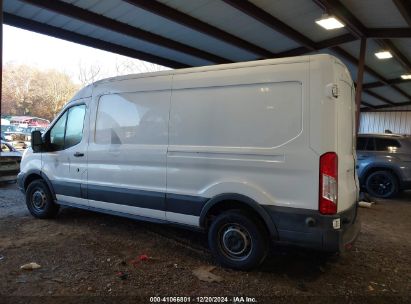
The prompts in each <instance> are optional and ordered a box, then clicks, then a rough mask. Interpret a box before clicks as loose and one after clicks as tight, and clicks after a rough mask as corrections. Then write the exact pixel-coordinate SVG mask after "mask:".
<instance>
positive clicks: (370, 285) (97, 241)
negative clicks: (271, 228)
mask: <svg viewBox="0 0 411 304" xmlns="http://www.w3.org/2000/svg"><path fill="white" fill-rule="evenodd" d="M359 216H360V217H361V219H362V223H363V225H362V232H361V234H360V236H359V238H358V240H357V242H356V243H355V246H354V247H353V248H352V250H350V251H349V252H346V253H345V254H343V255H341V256H332V257H329V256H328V257H327V256H325V255H323V254H319V253H316V252H312V251H307V250H302V249H295V248H281V247H274V246H273V248H272V252H271V253H270V256H269V258H268V259H267V261H266V262H265V263H264V264H263V265H262V266H261V267H260V268H259V269H256V270H254V271H251V272H239V271H234V270H230V269H223V268H220V267H218V266H217V267H216V268H215V269H214V270H213V271H212V272H213V273H214V274H216V275H218V276H220V277H221V278H222V279H223V280H222V281H221V282H203V281H200V280H199V279H197V277H195V276H194V275H193V272H192V271H193V270H194V269H196V268H198V267H200V266H210V265H214V262H213V259H212V257H211V254H210V252H209V250H208V248H207V240H206V236H205V235H203V234H201V233H194V232H191V231H185V230H182V229H179V228H174V227H170V226H165V225H155V224H148V223H143V222H138V221H133V220H129V219H125V218H119V217H115V216H109V215H103V214H97V213H93V212H88V211H84V210H77V209H73V208H62V209H61V211H60V214H59V216H58V217H57V218H56V219H53V220H38V219H34V218H33V217H31V216H30V214H29V212H28V211H27V209H26V206H25V202H24V197H23V195H22V194H21V193H20V192H19V191H18V190H17V187H16V185H6V186H5V185H3V186H0V302H15V303H27V302H28V301H29V300H33V299H39V298H37V297H36V296H47V297H42V298H41V301H40V302H41V303H45V302H47V300H48V301H49V302H50V301H51V302H52V303H57V302H62V301H63V299H71V300H73V299H77V300H76V301H75V302H76V303H79V300H80V299H83V300H84V301H85V302H92V301H96V303H103V302H105V301H103V299H105V300H107V299H110V300H111V301H112V302H121V301H127V300H130V299H133V301H132V302H134V303H137V302H139V301H143V302H146V303H149V302H153V299H151V298H150V297H155V296H158V297H160V299H159V298H157V301H163V300H165V301H166V302H174V301H178V299H176V298H168V299H167V298H162V297H170V296H171V297H172V296H189V297H191V298H190V302H192V303H194V302H202V300H203V302H205V303H207V302H215V301H216V300H218V299H216V298H214V299H211V298H197V297H198V296H199V297H208V296H227V297H228V301H229V302H230V301H233V300H235V298H233V296H236V297H237V296H238V297H240V296H244V297H245V296H247V297H249V298H252V299H251V300H255V301H258V302H270V301H271V300H273V299H286V300H285V302H289V303H295V302H304V301H310V302H313V301H314V300H317V301H320V302H328V300H330V299H332V301H333V302H334V303H336V302H338V300H340V302H345V301H348V300H349V301H351V302H352V301H354V302H355V300H357V302H361V303H363V302H369V301H371V302H376V303H382V302H390V303H397V302H402V303H407V302H408V303H410V295H411V238H410V236H411V235H410V231H411V192H407V193H403V194H402V195H401V197H399V198H398V199H396V200H379V201H378V202H377V204H376V205H374V206H373V207H372V208H371V209H365V208H360V211H359ZM141 255H147V256H148V257H149V259H148V260H146V261H140V259H139V257H140V256H141ZM30 262H36V263H38V264H39V265H41V268H39V269H36V270H32V271H28V270H21V269H20V266H21V265H23V264H26V263H30ZM25 296H31V297H25ZM33 296H34V297H33ZM61 296H64V297H61ZM72 296H76V297H72ZM133 296H135V297H136V298H133ZM330 296H332V298H330ZM57 299H59V300H60V301H57ZM135 299H138V300H139V301H136V300H135ZM236 299H237V300H240V301H241V298H236ZM290 299H292V300H291V301H290ZM326 299H327V301H325V300H326ZM120 300H121V301H120ZM167 300H168V301H167ZM180 300H182V299H180ZM220 300H221V299H220ZM243 300H244V301H245V298H243ZM223 301H224V299H223ZM40 302H39V303H40Z"/></svg>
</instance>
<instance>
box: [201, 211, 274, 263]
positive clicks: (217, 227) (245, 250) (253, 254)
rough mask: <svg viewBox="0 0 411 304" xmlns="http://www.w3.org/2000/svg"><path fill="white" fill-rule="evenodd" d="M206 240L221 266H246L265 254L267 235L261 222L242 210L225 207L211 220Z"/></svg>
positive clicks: (266, 250)
mask: <svg viewBox="0 0 411 304" xmlns="http://www.w3.org/2000/svg"><path fill="white" fill-rule="evenodd" d="M208 244H209V246H210V249H211V252H212V253H213V255H214V257H215V258H216V260H217V262H218V263H219V264H221V265H222V266H224V267H229V268H234V269H238V270H250V269H252V268H254V267H256V266H258V265H260V264H261V263H262V262H263V261H264V259H265V257H266V256H267V252H268V235H267V233H266V231H265V229H264V228H263V226H262V224H261V223H259V222H258V221H257V220H255V219H253V218H250V216H249V215H247V214H246V213H245V212H243V211H241V210H229V211H225V212H223V213H221V214H220V215H218V216H217V217H216V218H215V219H214V220H213V221H212V222H211V226H210V229H209V231H208Z"/></svg>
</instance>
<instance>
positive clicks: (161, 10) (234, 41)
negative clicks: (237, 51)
mask: <svg viewBox="0 0 411 304" xmlns="http://www.w3.org/2000/svg"><path fill="white" fill-rule="evenodd" d="M125 1H126V2H128V3H130V4H132V5H134V6H136V7H138V8H140V9H143V10H145V11H149V12H151V13H153V14H156V15H158V16H160V17H163V18H166V19H168V20H170V21H172V22H175V23H178V24H181V25H183V26H185V27H188V28H190V29H193V30H195V31H198V32H201V33H203V34H206V35H207V36H210V37H212V38H215V39H218V40H220V41H223V42H225V43H228V44H231V45H234V46H236V47H238V48H241V49H243V50H246V51H248V52H251V53H253V54H256V55H258V56H260V57H262V58H273V57H277V55H276V54H275V53H273V52H271V51H269V50H266V49H264V48H262V47H259V46H257V45H255V44H252V43H250V42H248V41H246V40H243V39H241V38H239V37H237V36H235V35H232V34H230V33H227V32H225V31H223V30H221V29H219V28H217V27H215V26H213V25H210V24H208V23H205V22H203V21H201V20H198V19H196V18H194V17H191V16H190V15H187V14H185V13H182V12H180V11H178V10H176V9H174V8H172V7H170V6H167V5H165V4H163V3H160V2H158V1H155V0H125Z"/></svg>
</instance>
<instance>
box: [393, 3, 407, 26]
mask: <svg viewBox="0 0 411 304" xmlns="http://www.w3.org/2000/svg"><path fill="white" fill-rule="evenodd" d="M393 2H394V4H395V5H396V6H397V8H398V10H399V11H400V13H401V15H402V16H403V18H404V19H405V21H406V22H407V23H408V25H409V26H410V27H411V2H410V1H409V0H393Z"/></svg>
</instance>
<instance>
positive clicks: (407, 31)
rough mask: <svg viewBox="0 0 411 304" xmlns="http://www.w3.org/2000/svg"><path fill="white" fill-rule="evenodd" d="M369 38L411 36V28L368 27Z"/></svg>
mask: <svg viewBox="0 0 411 304" xmlns="http://www.w3.org/2000/svg"><path fill="white" fill-rule="evenodd" d="M367 37H368V38H386V39H387V38H411V28H408V27H400V28H368V29H367Z"/></svg>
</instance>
